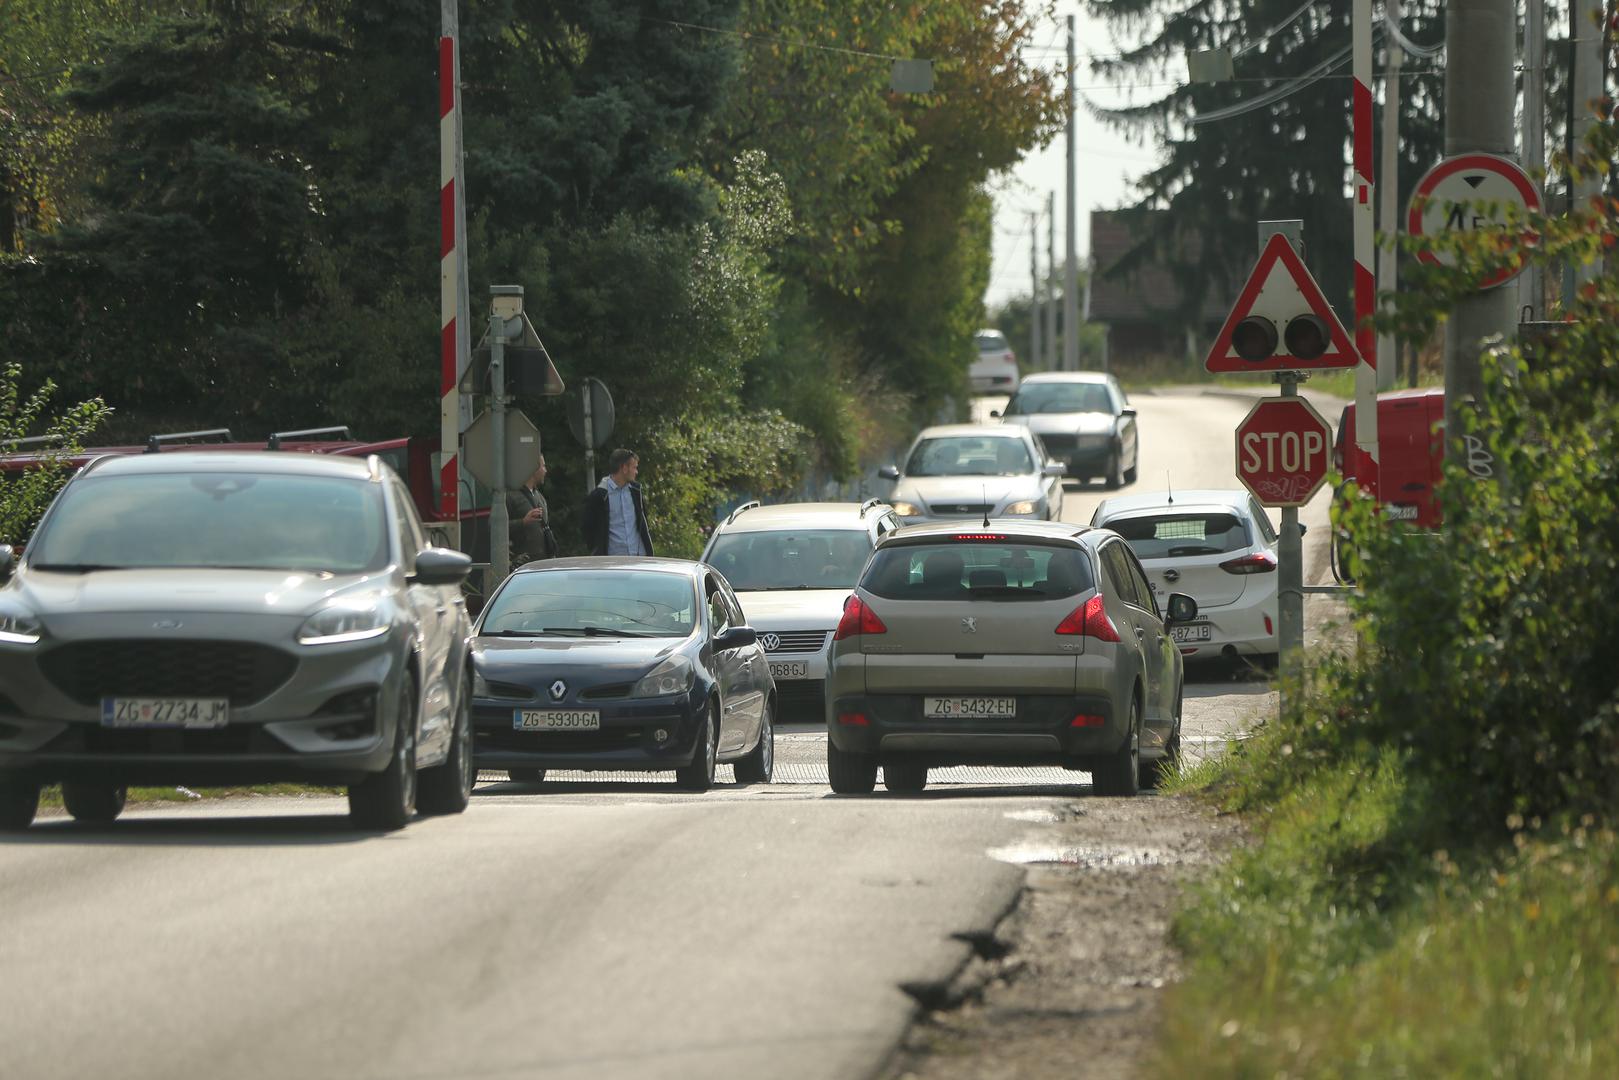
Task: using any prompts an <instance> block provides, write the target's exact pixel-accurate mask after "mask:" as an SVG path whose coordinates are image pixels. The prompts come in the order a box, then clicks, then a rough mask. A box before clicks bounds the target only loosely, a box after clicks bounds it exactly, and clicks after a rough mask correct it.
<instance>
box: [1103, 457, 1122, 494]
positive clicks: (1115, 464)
mask: <svg viewBox="0 0 1619 1080" xmlns="http://www.w3.org/2000/svg"><path fill="white" fill-rule="evenodd" d="M1102 483H1103V484H1104V485H1105V486H1106V487H1107V489H1108V490H1109V491H1117V490H1119V488H1121V487H1123V486H1124V449H1123V448H1122V447H1118V446H1115V447H1114V448H1113V453H1111V454H1109V455H1108V458H1107V474H1106V475H1104V476H1103V477H1102Z"/></svg>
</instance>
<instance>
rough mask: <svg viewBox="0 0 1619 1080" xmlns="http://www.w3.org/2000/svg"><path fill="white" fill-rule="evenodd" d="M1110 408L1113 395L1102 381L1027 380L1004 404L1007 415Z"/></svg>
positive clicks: (1111, 409) (1111, 408)
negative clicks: (1037, 381)
mask: <svg viewBox="0 0 1619 1080" xmlns="http://www.w3.org/2000/svg"><path fill="white" fill-rule="evenodd" d="M1112 411H1113V395H1112V394H1109V393H1108V391H1107V387H1106V386H1103V385H1102V384H1101V383H1061V382H1051V383H1027V384H1025V385H1024V386H1022V387H1020V388H1019V389H1018V392H1017V393H1016V394H1015V395H1013V397H1012V400H1011V401H1009V402H1007V403H1006V411H1005V413H1004V415H1006V416H1033V415H1034V414H1035V413H1070V412H1100V413H1111V412H1112Z"/></svg>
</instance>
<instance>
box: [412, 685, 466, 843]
mask: <svg viewBox="0 0 1619 1080" xmlns="http://www.w3.org/2000/svg"><path fill="white" fill-rule="evenodd" d="M471 690H472V688H471V687H462V689H461V695H460V696H461V700H460V701H459V702H458V703H457V704H456V707H455V730H454V731H452V732H451V733H450V756H449V757H447V758H445V759H444V764H442V765H435V766H433V767H432V768H431V769H427V770H424V771H423V773H422V778H421V788H420V791H419V792H418V793H417V796H416V807H417V809H419V810H420V811H421V812H422V813H424V814H459V813H461V811H463V810H465V809H466V808H467V804H468V803H470V802H471V801H472V785H473V782H474V781H475V780H477V778H478V770H477V768H476V767H475V766H474V765H473V763H472V693H471Z"/></svg>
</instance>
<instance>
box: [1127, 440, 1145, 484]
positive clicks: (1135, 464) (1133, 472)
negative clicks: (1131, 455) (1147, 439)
mask: <svg viewBox="0 0 1619 1080" xmlns="http://www.w3.org/2000/svg"><path fill="white" fill-rule="evenodd" d="M1140 472H1141V446H1140V444H1139V443H1138V444H1137V445H1136V459H1135V460H1134V461H1132V462H1131V463H1130V467H1129V468H1128V469H1126V470H1124V482H1125V483H1126V484H1133V483H1135V482H1136V476H1137V475H1138V474H1139V473H1140Z"/></svg>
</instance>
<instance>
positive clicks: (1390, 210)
mask: <svg viewBox="0 0 1619 1080" xmlns="http://www.w3.org/2000/svg"><path fill="white" fill-rule="evenodd" d="M1529 2H1530V3H1537V2H1539V0H1529ZM1384 9H1385V10H1386V11H1387V13H1388V18H1389V19H1390V20H1391V21H1392V22H1393V23H1394V25H1395V26H1396V27H1398V26H1399V25H1400V0H1386V3H1385V5H1384ZM1383 48H1384V55H1385V56H1386V57H1387V60H1386V61H1385V62H1384V64H1383V162H1382V167H1381V168H1380V169H1378V171H1377V195H1378V202H1377V224H1378V225H1379V226H1380V227H1381V231H1382V233H1383V241H1384V242H1383V246H1382V247H1380V248H1379V249H1378V252H1377V287H1378V291H1380V292H1385V293H1388V292H1395V291H1397V290H1398V289H1399V287H1400V255H1399V252H1398V251H1397V250H1395V248H1394V247H1393V245H1392V240H1393V239H1394V238H1395V237H1397V236H1399V235H1400V211H1399V207H1398V202H1399V198H1400V152H1399V146H1400V64H1401V62H1402V60H1403V59H1404V57H1405V52H1404V50H1402V49H1401V48H1400V43H1399V42H1398V41H1397V40H1395V37H1394V35H1393V34H1385V35H1383ZM1399 350H1400V344H1399V342H1398V341H1397V340H1396V339H1395V337H1394V334H1393V333H1392V332H1388V331H1385V332H1384V333H1381V334H1379V335H1378V337H1377V388H1378V389H1379V390H1391V389H1393V388H1394V382H1395V379H1396V378H1397V377H1398V376H1399V373H1400V364H1399V356H1400V351H1399Z"/></svg>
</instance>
